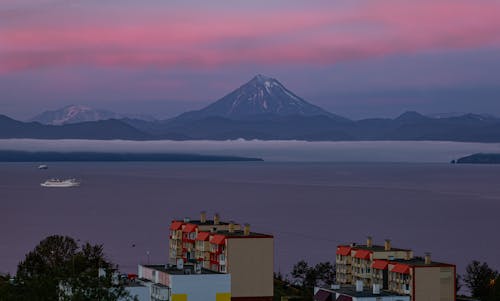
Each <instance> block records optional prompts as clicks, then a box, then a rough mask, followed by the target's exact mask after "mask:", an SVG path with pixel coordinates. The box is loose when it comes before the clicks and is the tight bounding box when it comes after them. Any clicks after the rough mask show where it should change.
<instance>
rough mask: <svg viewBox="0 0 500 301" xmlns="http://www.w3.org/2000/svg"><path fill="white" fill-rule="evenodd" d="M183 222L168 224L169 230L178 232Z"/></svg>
mask: <svg viewBox="0 0 500 301" xmlns="http://www.w3.org/2000/svg"><path fill="white" fill-rule="evenodd" d="M182 224H183V222H177V221H173V222H172V224H170V230H180V229H181V227H182Z"/></svg>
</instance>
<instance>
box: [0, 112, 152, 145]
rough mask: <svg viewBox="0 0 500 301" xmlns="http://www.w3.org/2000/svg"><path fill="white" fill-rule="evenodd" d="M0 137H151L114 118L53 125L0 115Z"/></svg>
mask: <svg viewBox="0 0 500 301" xmlns="http://www.w3.org/2000/svg"><path fill="white" fill-rule="evenodd" d="M0 138H2V139H5V138H37V139H100V140H108V139H126V140H145V139H150V138H152V137H151V135H149V134H146V133H144V132H142V131H140V130H138V129H136V128H134V127H132V126H130V125H128V124H126V123H124V122H122V121H120V120H115V119H109V120H100V121H94V122H82V123H75V124H65V125H60V126H55V125H44V124H40V123H38V122H21V121H17V120H14V119H11V118H9V117H7V116H5V115H0Z"/></svg>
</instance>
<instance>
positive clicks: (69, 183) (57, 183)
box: [40, 179, 80, 187]
mask: <svg viewBox="0 0 500 301" xmlns="http://www.w3.org/2000/svg"><path fill="white" fill-rule="evenodd" d="M40 186H42V187H76V186H80V182H78V181H77V180H76V179H67V180H59V179H50V180H47V181H45V182H43V183H40Z"/></svg>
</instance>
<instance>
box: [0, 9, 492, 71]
mask: <svg viewBox="0 0 500 301" xmlns="http://www.w3.org/2000/svg"><path fill="white" fill-rule="evenodd" d="M84 8H85V9H80V10H74V9H73V10H71V9H69V10H68V14H67V15H64V16H63V17H58V14H59V13H61V12H60V11H55V12H50V13H47V14H42V15H41V16H36V18H31V19H29V20H26V22H21V21H20V20H14V21H12V20H11V21H10V23H7V25H6V26H2V27H0V73H9V72H13V71H22V70H26V69H34V68H46V67H59V66H73V65H74V66H79V65H83V66H86V65H94V66H104V67H125V68H176V67H185V68H213V67H218V66H225V65H237V64H249V63H252V64H296V63H297V64H333V63H335V62H339V61H346V60H356V59H366V58H371V57H379V56H384V55H392V54H408V53H414V52H419V51H428V50H435V49H439V50H441V49H444V50H446V49H463V48H477V47H485V46H491V45H494V46H498V45H499V43H500V18H498V16H499V15H500V4H499V3H497V2H494V1H488V0H485V1H482V2H481V3H478V2H476V1H459V0H445V1H429V0H422V1H412V2H410V1H398V0H383V1H377V2H371V1H370V2H368V1H366V2H362V4H360V5H359V6H354V7H350V8H343V9H341V10H340V9H339V10H334V9H333V8H332V7H329V6H328V5H326V6H325V7H317V6H316V7H312V8H307V9H303V10H298V9H291V8H288V9H282V10H280V11H275V10H273V9H270V10H269V11H262V12H259V11H251V12H244V11H240V10H235V11H233V12H228V11H221V12H217V11H215V10H213V11H211V12H210V13H203V12H202V11H201V10H200V11H196V10H185V8H184V9H177V10H169V11H166V10H164V9H163V10H162V9H159V11H152V10H146V11H145V10H138V11H134V10H130V9H129V10H126V8H124V9H122V10H120V11H118V12H116V11H107V13H106V11H105V12H101V11H99V13H98V14H97V16H96V17H92V16H91V15H90V13H92V10H91V8H90V7H84ZM56 13H57V14H56ZM68 16H70V17H71V18H73V20H71V18H70V17H68ZM68 18H69V19H68ZM116 18H119V19H116ZM115 20H117V21H115ZM58 21H60V22H58ZM0 22H1V21H0Z"/></svg>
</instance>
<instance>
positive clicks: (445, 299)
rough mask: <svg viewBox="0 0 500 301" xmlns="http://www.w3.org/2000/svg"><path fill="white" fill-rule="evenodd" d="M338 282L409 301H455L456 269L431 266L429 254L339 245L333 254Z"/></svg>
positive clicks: (387, 246)
mask: <svg viewBox="0 0 500 301" xmlns="http://www.w3.org/2000/svg"><path fill="white" fill-rule="evenodd" d="M336 267H337V282H338V283H339V284H342V285H355V284H361V283H362V286H364V287H379V288H381V289H383V290H386V291H388V292H394V293H397V294H401V295H408V296H410V300H411V301H416V300H418V301H420V300H425V301H454V300H455V297H456V294H455V290H456V288H455V278H456V267H455V265H452V264H446V263H439V262H433V261H432V260H431V257H430V254H427V255H426V256H425V258H420V257H414V256H413V251H411V250H408V249H397V248H392V246H391V242H390V240H386V241H385V244H384V245H383V246H377V245H373V243H372V239H371V237H368V239H367V242H366V245H356V244H351V245H342V246H338V247H337V252H336Z"/></svg>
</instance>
